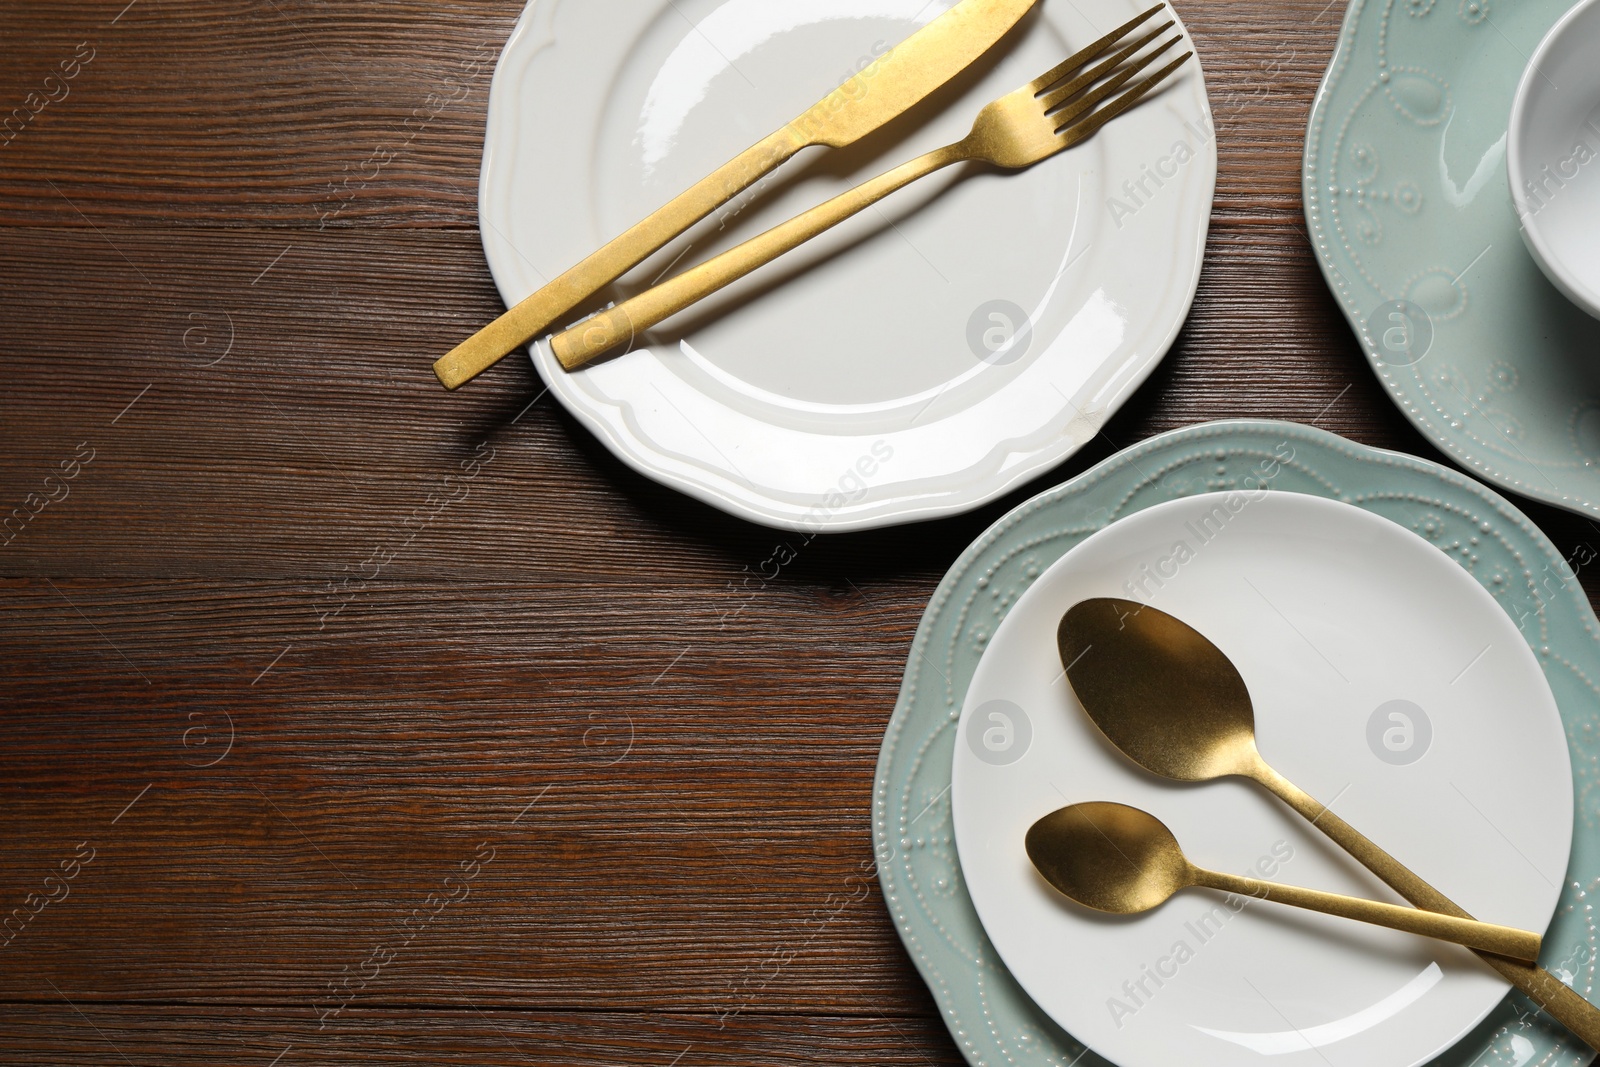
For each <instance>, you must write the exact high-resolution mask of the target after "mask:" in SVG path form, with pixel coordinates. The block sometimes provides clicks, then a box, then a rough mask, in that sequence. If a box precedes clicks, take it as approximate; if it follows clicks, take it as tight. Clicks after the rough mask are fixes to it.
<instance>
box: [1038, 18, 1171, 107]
mask: <svg viewBox="0 0 1600 1067" xmlns="http://www.w3.org/2000/svg"><path fill="white" fill-rule="evenodd" d="M1171 28H1172V20H1171V19H1168V20H1167V21H1166V22H1163V23H1162V24H1161V25H1159V26H1157V27H1156V28H1155V29H1153V30H1151V31H1150V32H1149V33H1146V34H1142V35H1140V36H1139V38H1138V39H1137V40H1134V41H1130V42H1129V43H1128V44H1127V45H1126V46H1125V47H1122V48H1119V49H1117V50H1116V51H1115V52H1113V53H1112V54H1111V56H1110V57H1109V58H1107V59H1104V60H1102V61H1101V62H1099V63H1096V64H1095V65H1094V66H1093V67H1092V68H1090V69H1089V70H1086V71H1084V72H1083V73H1082V74H1080V75H1078V76H1077V77H1076V78H1073V79H1072V80H1071V81H1070V82H1068V83H1067V84H1066V85H1063V86H1062V87H1061V88H1059V89H1056V90H1054V91H1052V92H1050V93H1048V94H1047V93H1035V94H1034V96H1035V97H1036V98H1037V99H1038V100H1039V105H1040V106H1041V107H1043V108H1044V109H1045V111H1049V110H1050V109H1051V108H1053V107H1055V106H1056V105H1057V104H1059V103H1061V102H1062V101H1063V100H1067V99H1070V98H1071V97H1074V96H1076V95H1078V93H1079V91H1081V90H1082V89H1083V88H1084V87H1085V86H1088V85H1091V84H1093V83H1094V82H1097V81H1099V80H1100V79H1101V78H1103V77H1104V76H1105V75H1106V72H1108V71H1111V70H1115V69H1116V68H1117V67H1118V66H1120V65H1121V64H1122V61H1123V60H1125V59H1127V58H1128V57H1129V56H1131V55H1133V54H1134V53H1136V52H1138V51H1139V49H1141V48H1143V47H1144V46H1145V45H1147V44H1149V43H1150V42H1151V41H1153V40H1155V39H1156V38H1157V37H1159V36H1160V35H1161V34H1162V32H1163V31H1165V30H1168V29H1171ZM1045 88H1046V89H1049V88H1050V86H1049V85H1046V86H1045Z"/></svg>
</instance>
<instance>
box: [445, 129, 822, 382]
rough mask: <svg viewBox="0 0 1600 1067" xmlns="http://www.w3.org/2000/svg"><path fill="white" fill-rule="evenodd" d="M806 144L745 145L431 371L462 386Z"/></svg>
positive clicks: (775, 138)
mask: <svg viewBox="0 0 1600 1067" xmlns="http://www.w3.org/2000/svg"><path fill="white" fill-rule="evenodd" d="M811 143H812V140H811V139H810V138H808V137H807V136H806V135H805V134H804V133H803V132H802V131H801V130H799V129H798V128H796V127H794V126H792V125H791V126H785V127H783V128H782V129H780V130H778V131H777V132H776V133H773V134H771V135H769V136H767V137H766V138H764V139H763V140H761V141H759V142H757V143H756V144H754V145H751V146H750V147H749V148H747V149H745V150H744V151H743V152H741V153H740V154H739V155H737V156H735V157H734V158H733V159H731V160H729V161H728V162H727V163H725V164H723V165H722V166H721V167H718V168H717V169H716V170H714V171H712V172H711V173H710V174H708V175H706V176H705V177H704V178H702V179H700V180H699V181H698V182H696V183H695V184H694V185H692V186H690V187H689V188H688V189H686V190H684V191H683V192H682V193H680V194H679V195H678V196H676V197H674V198H673V199H672V200H671V201H670V202H668V203H667V204H666V205H665V206H663V207H661V208H660V209H658V210H656V211H654V212H652V213H651V214H650V215H649V216H647V217H646V218H645V219H643V220H642V221H640V222H639V223H637V224H636V225H634V226H633V227H631V228H630V229H628V230H627V231H626V232H624V233H622V234H621V235H619V236H618V237H616V238H614V239H612V240H611V241H608V242H607V243H606V244H605V245H604V246H603V247H601V248H600V249H599V250H598V251H596V252H594V253H593V254H591V255H590V256H589V257H588V258H587V259H585V260H583V262H581V263H579V264H578V265H577V266H575V267H573V268H572V269H570V270H568V271H567V272H566V273H564V274H562V275H561V276H560V277H558V278H556V279H555V280H554V281H552V282H550V283H548V284H547V285H545V286H544V288H542V289H540V290H539V291H538V292H536V293H534V294H533V295H532V296H530V297H528V298H527V299H526V300H523V301H522V302H521V303H519V304H518V305H517V306H516V307H514V308H512V309H510V310H509V311H507V312H506V313H505V314H503V315H501V316H500V317H499V318H497V319H495V320H494V321H493V322H491V323H490V324H489V325H487V326H485V327H484V328H483V329H481V330H479V331H478V332H477V333H475V334H473V335H472V336H471V337H469V338H467V339H466V340H465V341H463V342H461V343H460V344H459V345H457V346H456V347H455V348H453V349H451V350H450V351H449V352H448V353H446V354H445V355H444V356H443V357H441V358H440V359H439V361H438V362H437V363H435V364H434V365H433V372H434V373H435V374H437V375H438V376H439V381H440V382H441V383H443V385H444V387H445V388H446V389H456V388H459V387H460V386H462V385H465V384H466V383H467V382H469V381H471V380H472V379H473V378H475V377H477V376H478V375H479V374H481V373H483V372H484V371H485V370H487V369H488V368H490V367H492V366H494V365H495V364H496V363H498V362H499V361H500V360H501V359H503V358H505V356H506V355H508V354H509V353H511V352H514V351H515V350H516V349H517V348H519V347H521V346H522V345H525V344H527V343H528V342H529V341H531V340H533V339H534V338H535V337H537V336H539V335H540V333H542V332H543V331H544V330H547V329H549V328H550V326H551V325H553V324H554V323H556V322H557V321H558V320H559V319H560V318H561V316H563V315H565V314H567V313H568V312H570V311H572V310H573V309H574V308H576V307H578V306H579V305H580V304H582V303H583V302H584V301H585V300H588V299H589V298H590V297H592V296H594V294H596V293H598V292H599V291H600V290H601V289H604V288H605V287H606V286H608V285H610V284H611V283H612V282H614V281H616V280H617V279H618V278H620V277H622V276H623V275H624V274H626V273H627V272H628V271H630V270H632V269H633V268H634V267H636V266H638V265H639V264H640V263H642V262H644V260H645V259H647V258H648V257H649V256H651V255H652V254H653V253H655V252H657V251H658V250H660V249H661V248H662V246H664V245H666V244H667V242H669V241H671V240H672V239H673V238H674V237H677V236H678V235H679V234H681V233H683V232H684V231H685V230H687V229H689V227H691V226H693V225H694V224H695V223H697V222H699V221H700V220H701V219H703V218H705V217H706V216H707V215H709V214H711V213H712V212H713V211H715V210H716V209H717V208H718V207H721V206H722V205H723V204H725V203H727V202H728V201H729V200H732V199H733V198H734V197H736V196H738V195H739V194H740V193H741V192H743V191H744V190H746V189H748V188H749V187H750V186H752V185H754V184H755V183H756V182H757V181H758V180H760V179H761V178H762V177H763V176H765V175H767V174H769V173H771V172H772V171H773V170H774V169H776V168H777V167H778V166H780V165H781V164H783V163H784V162H785V161H787V160H788V159H790V158H791V157H793V156H794V154H795V153H796V152H799V151H800V150H801V149H802V148H805V147H807V146H808V145H809V144H811Z"/></svg>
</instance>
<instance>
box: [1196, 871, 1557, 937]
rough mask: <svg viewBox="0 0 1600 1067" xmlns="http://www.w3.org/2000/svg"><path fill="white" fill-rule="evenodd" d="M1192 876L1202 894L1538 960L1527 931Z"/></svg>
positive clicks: (1227, 877)
mask: <svg viewBox="0 0 1600 1067" xmlns="http://www.w3.org/2000/svg"><path fill="white" fill-rule="evenodd" d="M1194 877H1195V884H1196V885H1200V886H1204V887H1206V888H1207V889H1220V890H1222V891H1223V892H1225V893H1236V894H1238V895H1239V896H1245V897H1255V898H1257V899H1260V900H1270V901H1273V902H1274V903H1277V904H1288V905H1291V906H1293V907H1296V908H1305V909H1306V910H1308V911H1320V912H1322V913H1324V914H1327V915H1338V916H1341V917H1342V918H1346V919H1356V920H1358V921H1360V922H1364V923H1371V924H1372V925H1374V926H1386V927H1388V928H1389V929H1391V930H1403V931H1405V932H1406V933H1408V934H1421V935H1422V936H1423V937H1434V938H1438V939H1439V940H1440V941H1452V942H1454V943H1456V944H1458V945H1465V946H1467V947H1468V948H1472V949H1478V950H1479V951H1481V952H1493V953H1495V954H1496V955H1498V956H1510V957H1512V958H1513V959H1519V960H1536V959H1538V958H1539V935H1538V934H1533V933H1529V932H1528V931H1526V930H1514V929H1512V928H1511V927H1509V926H1496V925H1495V924H1493V923H1483V922H1478V921H1477V920H1476V919H1463V918H1459V917H1457V916H1454V915H1441V914H1439V913H1438V912H1436V911H1424V910H1421V909H1418V908H1403V907H1401V906H1400V905H1398V904H1385V903H1382V902H1381V901H1376V900H1363V899H1361V898H1360V897H1347V896H1344V895H1342V894H1340V893H1324V892H1322V891H1321V890H1317V889H1302V888H1300V887H1299V886H1293V885H1281V884H1279V883H1277V882H1263V881H1260V880H1259V879H1256V878H1242V877H1240V876H1238V875H1233V874H1223V873H1221V872H1220V871H1203V870H1198V869H1197V870H1196V871H1195V872H1194Z"/></svg>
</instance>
